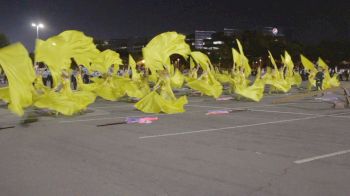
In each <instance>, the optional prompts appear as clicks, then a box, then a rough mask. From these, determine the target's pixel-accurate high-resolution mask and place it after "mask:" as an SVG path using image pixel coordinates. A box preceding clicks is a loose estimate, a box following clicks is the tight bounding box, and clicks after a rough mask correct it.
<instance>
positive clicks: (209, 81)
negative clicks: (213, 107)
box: [187, 52, 223, 98]
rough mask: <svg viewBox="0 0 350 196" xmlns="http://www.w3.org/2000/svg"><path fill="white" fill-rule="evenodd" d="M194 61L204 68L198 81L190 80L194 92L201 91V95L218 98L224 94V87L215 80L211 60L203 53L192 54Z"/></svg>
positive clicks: (188, 83)
mask: <svg viewBox="0 0 350 196" xmlns="http://www.w3.org/2000/svg"><path fill="white" fill-rule="evenodd" d="M191 57H192V58H193V60H194V61H195V62H196V63H197V64H198V65H200V66H201V67H202V69H203V70H204V72H203V73H202V75H201V76H200V78H198V79H197V80H190V81H188V82H187V86H189V87H190V88H191V89H193V90H197V91H200V92H201V93H203V94H205V95H208V96H213V97H214V98H218V97H220V96H221V94H222V89H223V87H222V85H221V83H220V82H218V81H217V80H216V79H215V76H214V74H215V70H214V69H213V68H212V66H211V62H210V59H209V57H208V56H207V55H205V54H204V53H202V52H191Z"/></svg>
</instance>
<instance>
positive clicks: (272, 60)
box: [268, 51, 278, 71]
mask: <svg viewBox="0 0 350 196" xmlns="http://www.w3.org/2000/svg"><path fill="white" fill-rule="evenodd" d="M268 52H269V58H270V61H271V63H272V65H273V67H274V68H275V70H276V71H277V70H278V68H277V64H276V61H275V59H274V58H273V56H272V54H271V52H270V51H268Z"/></svg>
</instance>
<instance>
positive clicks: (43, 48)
mask: <svg viewBox="0 0 350 196" xmlns="http://www.w3.org/2000/svg"><path fill="white" fill-rule="evenodd" d="M98 53H99V51H98V50H97V49H96V46H95V44H94V43H93V39H92V38H91V37H87V36H85V35H84V33H82V32H79V31H74V30H70V31H64V32H62V33H61V34H59V35H57V36H54V37H51V38H49V39H47V40H46V41H43V40H37V42H36V47H35V61H36V62H44V63H45V64H46V65H47V66H48V67H49V69H50V71H51V74H52V77H53V79H54V83H55V85H57V83H58V80H59V78H60V77H59V76H60V74H61V70H62V69H66V70H68V69H69V68H70V66H71V58H74V60H75V61H76V62H77V63H78V64H79V65H84V66H85V67H87V68H89V66H90V63H91V62H92V61H93V59H95V58H96V56H97V54H98Z"/></svg>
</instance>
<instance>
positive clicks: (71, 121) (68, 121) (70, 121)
mask: <svg viewBox="0 0 350 196" xmlns="http://www.w3.org/2000/svg"><path fill="white" fill-rule="evenodd" d="M291 104H295V103H287V104H267V105H262V106H247V107H234V108H230V107H217V108H219V109H227V110H229V109H249V108H260V107H272V106H279V105H291ZM186 106H193V107H202V108H212V106H207V107H205V106H201V105H200V106H199V105H186ZM195 112H205V111H189V112H185V113H184V114H189V113H195ZM168 115H176V114H153V115H152V114H145V115H139V116H116V117H105V118H89V119H78V120H65V121H60V123H75V122H88V121H98V120H112V119H119V118H128V117H146V116H168ZM96 116H100V115H96ZM101 116H102V115H101Z"/></svg>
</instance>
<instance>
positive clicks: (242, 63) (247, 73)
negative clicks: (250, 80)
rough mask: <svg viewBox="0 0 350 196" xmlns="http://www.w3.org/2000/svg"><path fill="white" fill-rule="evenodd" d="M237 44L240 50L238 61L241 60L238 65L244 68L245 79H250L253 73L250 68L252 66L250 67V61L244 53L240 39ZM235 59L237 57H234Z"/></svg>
mask: <svg viewBox="0 0 350 196" xmlns="http://www.w3.org/2000/svg"><path fill="white" fill-rule="evenodd" d="M236 42H237V45H238V49H239V53H240V54H239V57H238V59H240V60H239V61H238V63H239V64H238V65H239V67H240V68H241V67H243V68H244V75H245V77H249V76H250V74H251V73H252V69H251V67H250V65H249V60H248V58H247V57H246V56H245V55H244V51H243V46H242V44H241V42H240V41H239V40H238V39H236ZM234 57H235V56H234Z"/></svg>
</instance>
